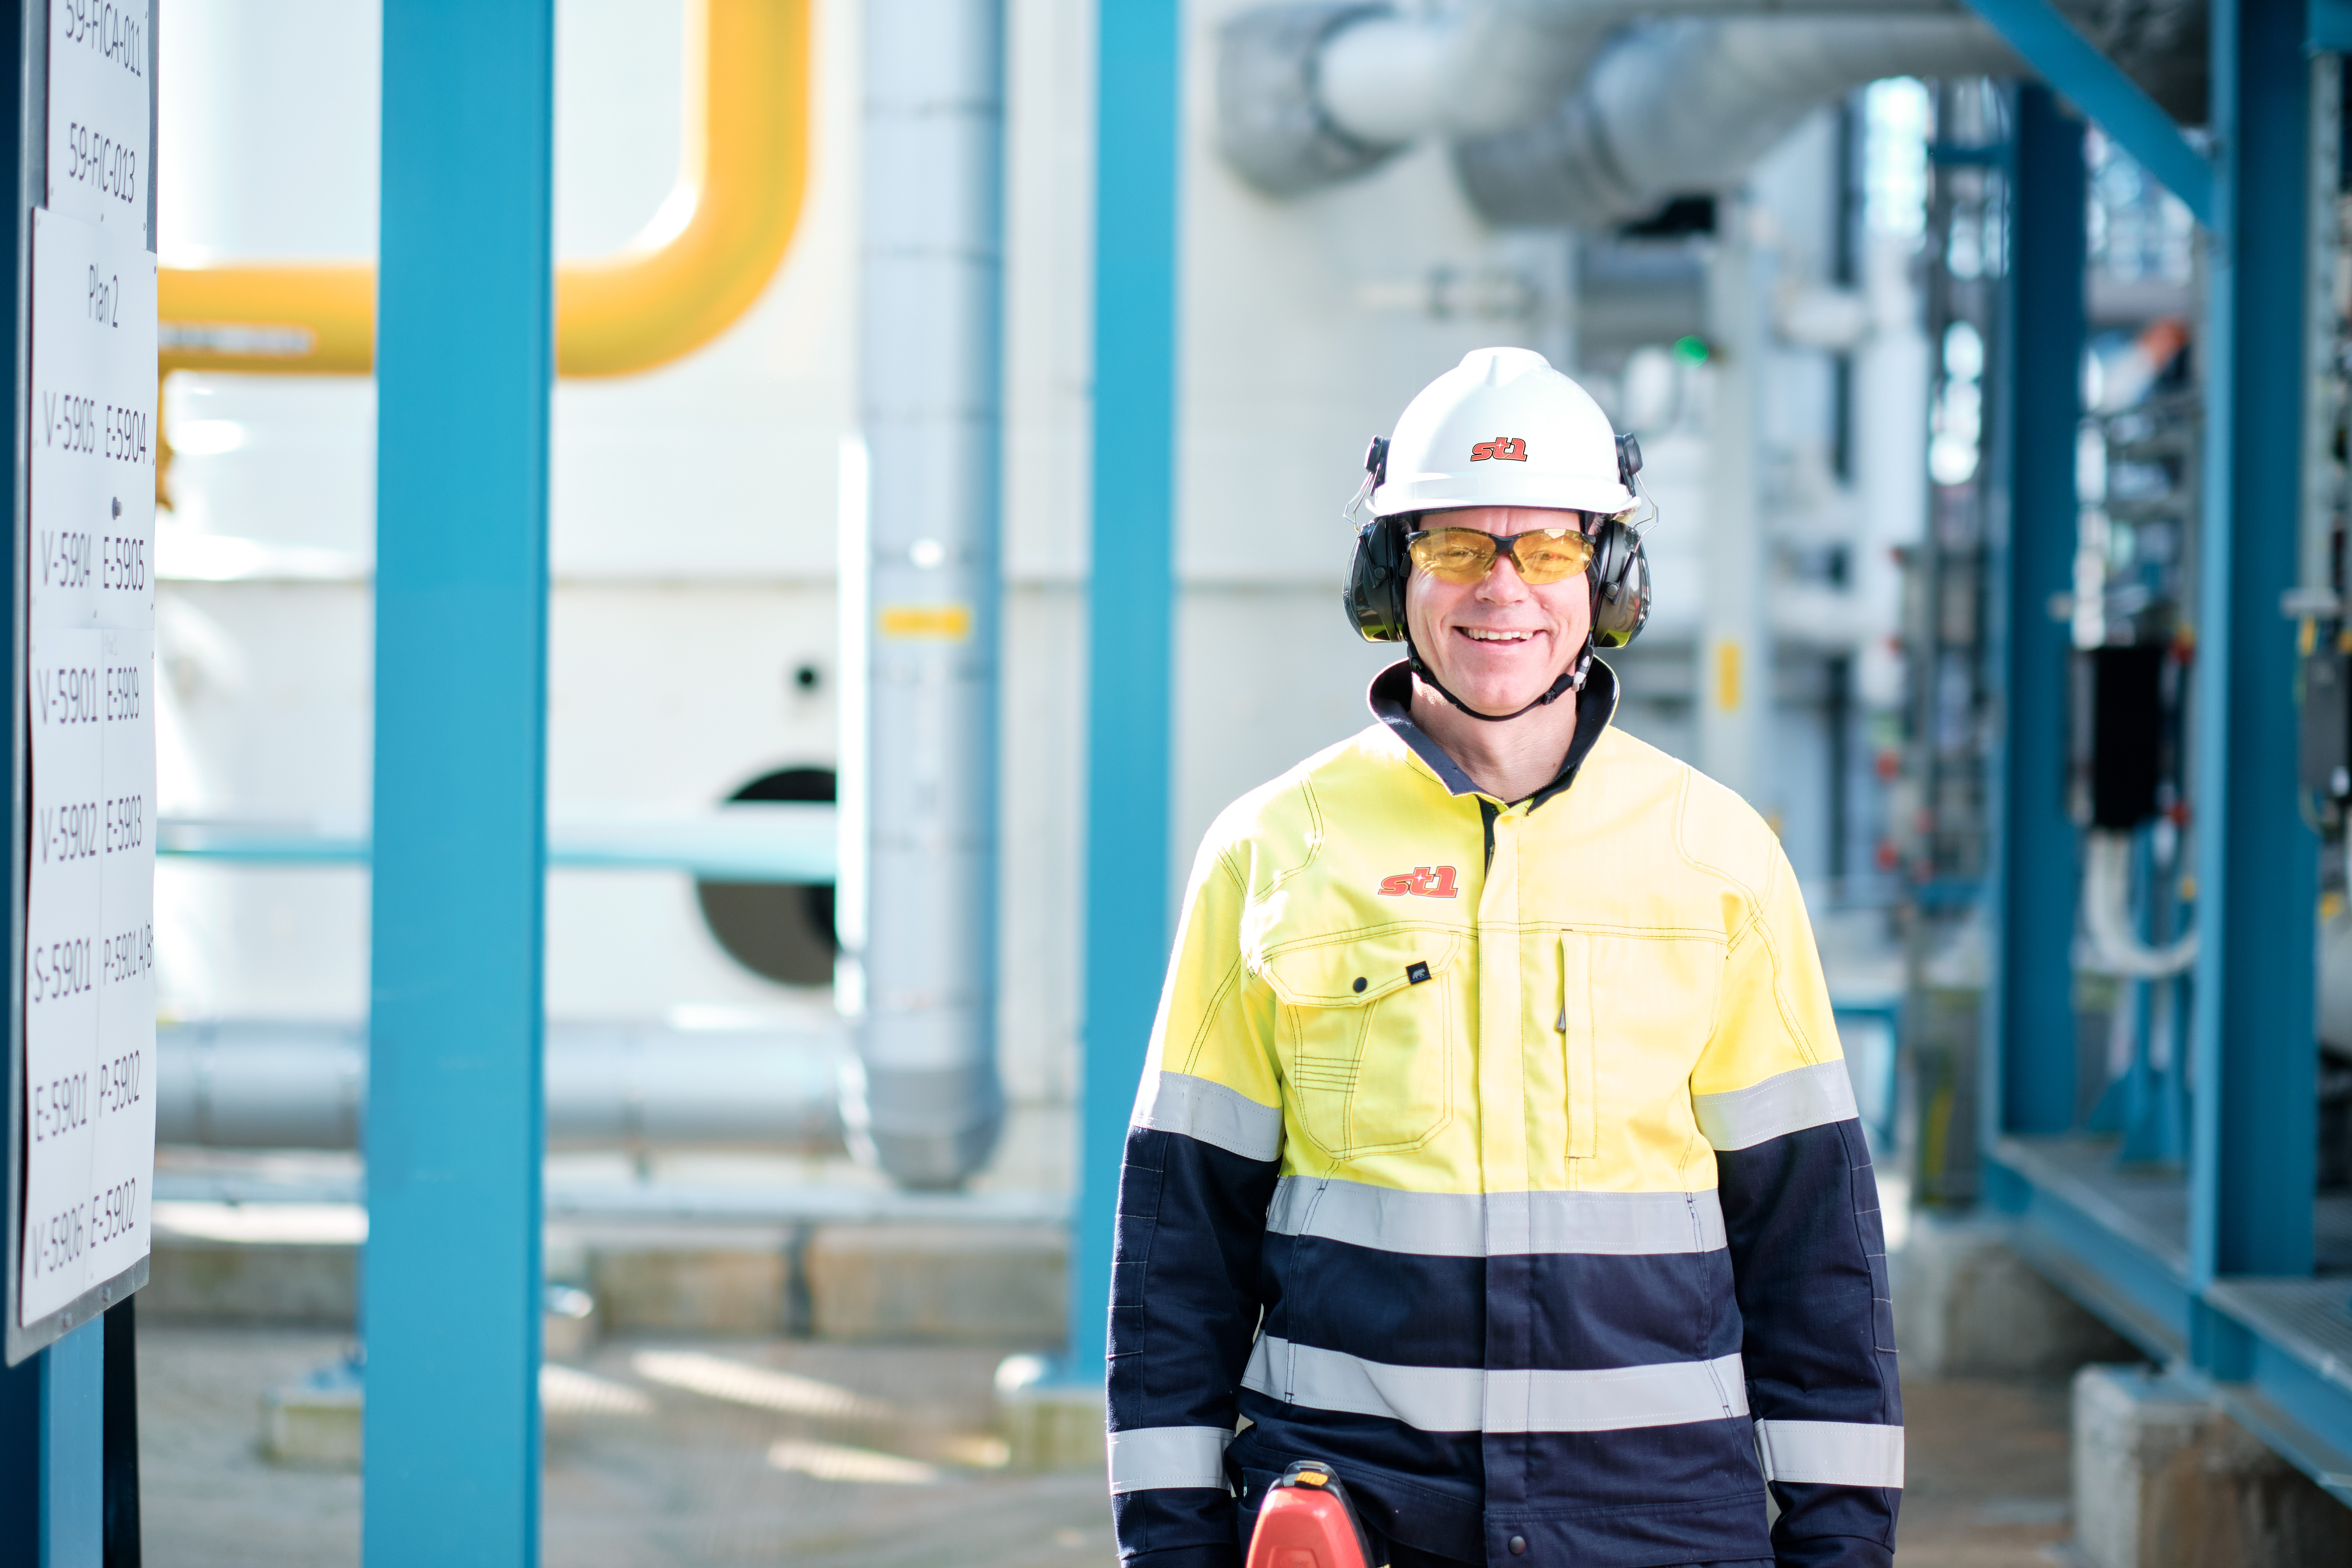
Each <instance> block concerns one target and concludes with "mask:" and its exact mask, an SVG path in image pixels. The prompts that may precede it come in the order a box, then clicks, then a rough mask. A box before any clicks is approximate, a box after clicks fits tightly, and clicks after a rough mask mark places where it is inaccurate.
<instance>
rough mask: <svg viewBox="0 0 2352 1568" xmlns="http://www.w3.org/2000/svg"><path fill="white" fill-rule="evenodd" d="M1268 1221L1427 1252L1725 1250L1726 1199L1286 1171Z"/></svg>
mask: <svg viewBox="0 0 2352 1568" xmlns="http://www.w3.org/2000/svg"><path fill="white" fill-rule="evenodd" d="M1265 1228H1266V1229H1268V1230H1270V1231H1273V1232H1274V1233H1276V1235H1278V1236H1314V1237H1324V1238H1326V1239H1328V1240H1331V1241H1344V1242H1347V1243H1348V1244H1349V1245H1350V1246H1353V1247H1372V1248H1375V1249H1377V1250H1379V1251H1381V1252H1410V1253H1417V1254H1419V1255H1421V1256H1422V1257H1424V1258H1508V1257H1514V1256H1519V1255H1523V1254H1528V1253H1568V1252H1573V1253H1610V1254H1617V1255H1642V1254H1649V1253H1661V1252H1715V1251H1717V1250H1719V1249H1720V1248H1721V1247H1723V1245H1724V1236H1723V1202H1722V1200H1721V1199H1720V1198H1719V1197H1717V1194H1716V1193H1715V1192H1714V1190H1713V1189H1712V1188H1710V1189H1708V1190H1707V1191H1706V1192H1698V1193H1487V1194H1483V1195H1482V1194H1477V1193H1405V1192H1398V1191H1396V1190H1395V1189H1393V1188H1391V1187H1372V1186H1366V1185H1365V1184H1362V1183H1360V1182H1340V1181H1333V1180H1330V1179H1328V1178H1325V1177H1317V1176H1285V1177H1283V1178H1282V1181H1281V1183H1280V1184H1279V1185H1277V1186H1276V1188H1275V1192H1274V1206H1273V1207H1272V1208H1270V1209H1269V1210H1267V1211H1266V1216H1265Z"/></svg>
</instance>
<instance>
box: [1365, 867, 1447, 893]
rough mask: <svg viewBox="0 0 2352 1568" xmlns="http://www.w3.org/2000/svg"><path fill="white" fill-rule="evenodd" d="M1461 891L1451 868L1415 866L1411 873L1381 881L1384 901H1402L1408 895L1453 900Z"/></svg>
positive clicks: (1385, 878) (1384, 878)
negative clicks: (1456, 885)
mask: <svg viewBox="0 0 2352 1568" xmlns="http://www.w3.org/2000/svg"><path fill="white" fill-rule="evenodd" d="M1459 891H1460V889H1457V888H1455V887H1454V868H1453V867H1451V866H1435V867H1432V866H1415V867H1414V868H1412V871H1411V872H1410V873H1406V874H1402V875H1399V876H1394V877H1383V878H1381V897H1382V898H1384V899H1402V898H1403V897H1404V896H1405V895H1407V894H1408V893H1410V894H1412V896H1413V897H1415V898H1422V899H1451V898H1454V897H1455V896H1456V895H1457V894H1458V893H1459Z"/></svg>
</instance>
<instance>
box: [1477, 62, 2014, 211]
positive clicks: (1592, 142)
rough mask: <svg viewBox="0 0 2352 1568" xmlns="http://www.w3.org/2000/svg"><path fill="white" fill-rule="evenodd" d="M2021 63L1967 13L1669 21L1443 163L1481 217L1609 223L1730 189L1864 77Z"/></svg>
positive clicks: (2009, 69)
mask: <svg viewBox="0 0 2352 1568" xmlns="http://www.w3.org/2000/svg"><path fill="white" fill-rule="evenodd" d="M2022 71H2023V67H2022V66H2021V63H2020V61H2019V60H2018V58H2017V56H2016V55H2015V54H2014V53H2013V52H2011V49H2010V47H2009V46H2008V45H2007V44H2004V43H2003V42H2001V41H2000V38H1999V37H1997V36H1996V35H1995V34H1994V33H1993V32H1992V30H1991V29H1990V28H1989V27H1987V26H1985V25H1984V24H1983V23H1982V22H1979V21H1978V20H1976V19H1975V18H1973V17H1964V16H1814V17H1802V18H1779V17H1776V18H1769V19H1767V18H1747V17H1742V18H1736V19H1727V20H1700V19H1695V18H1687V17H1686V18H1680V19H1676V20H1673V21H1666V22H1659V23H1655V24H1651V25H1648V26H1643V27H1640V28H1637V29H1635V30H1633V31H1632V32H1629V33H1626V34H1624V35H1623V36H1622V37H1618V38H1617V39H1616V40H1614V41H1613V42H1612V43H1611V44H1610V46H1609V47H1608V48H1607V49H1606V50H1605V51H1604V52H1603V53H1602V55H1601V58H1600V59H1599V60H1598V61H1597V62H1596V63H1595V64H1594V66H1593V68H1592V72H1591V76H1590V77H1589V78H1587V79H1586V81H1585V85H1584V87H1583V89H1581V90H1580V91H1578V92H1576V93H1573V94H1571V95H1570V96H1569V97H1568V98H1566V99H1564V100H1561V101H1560V104H1559V108H1558V109H1557V110H1555V111H1554V112H1553V113H1552V114H1551V115H1550V116H1549V118H1547V119H1545V120H1544V121H1541V122H1540V123H1538V124H1536V125H1532V126H1529V127H1528V128H1527V129H1525V130H1521V131H1513V132H1505V133H1503V134H1501V135H1496V136H1486V137H1478V138H1475V139H1471V140H1466V141H1462V142H1455V143H1454V169H1455V171H1456V173H1457V174H1459V175H1460V178H1461V181H1462V185H1463V189H1464V190H1465V192H1466V193H1467V194H1468V195H1469V197H1470V200H1471V202H1472V204H1473V205H1475V206H1476V207H1477V208H1478V210H1479V212H1480V214H1481V215H1482V216H1485V217H1486V219H1487V221H1489V222H1491V223H1496V224H1504V225H1549V224H1561V223H1566V224H1574V225H1577V226H1580V227H1588V228H1601V227H1610V226H1615V225H1617V224H1620V223H1623V222H1626V221H1628V220H1631V219H1633V218H1638V217H1642V216H1645V215H1646V214H1648V213H1650V212H1652V211H1654V210H1655V209H1656V207H1657V206H1658V205H1659V204H1660V203H1661V202H1662V201H1664V200H1665V199H1666V198H1667V197H1668V196H1671V195H1676V194H1679V193H1683V192H1690V191H1708V190H1720V189H1723V188H1725V187H1727V186H1729V185H1732V184H1737V183H1738V180H1739V178H1740V176H1741V175H1743V174H1746V173H1747V171H1748V167H1749V165H1751V164H1752V163H1755V161H1756V160H1757V158H1759V156H1761V155H1762V154H1763V153H1766V152H1768V151H1769V150H1770V148H1771V147H1772V146H1773V144H1774V143H1776V142H1779V141H1780V138H1781V137H1783V136H1785V135H1787V134H1788V133H1789V132H1790V131H1791V130H1793V129H1794V128H1795V127H1796V124H1797V122H1798V121H1801V120H1802V119H1803V118H1804V117H1805V116H1806V114H1808V113H1809V112H1811V110H1813V109H1814V108H1815V107H1817V106H1818V105H1820V104H1822V103H1823V102H1825V101H1827V100H1830V99H1832V98H1834V97H1835V96H1837V95H1838V94H1840V93H1842V92H1845V91H1848V90H1850V89H1853V88H1856V87H1860V86H1862V85H1863V84H1864V83H1866V82H1872V81H1876V80H1878V79H1881V78H1883V77H1890V76H1907V75H1938V76H2001V75H2017V74H2021V73H2022Z"/></svg>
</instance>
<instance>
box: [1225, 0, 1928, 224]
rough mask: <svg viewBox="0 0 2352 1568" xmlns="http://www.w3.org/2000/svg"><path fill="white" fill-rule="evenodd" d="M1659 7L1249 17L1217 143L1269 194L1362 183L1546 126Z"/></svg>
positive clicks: (1875, 7)
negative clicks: (1417, 152) (1410, 162)
mask: <svg viewBox="0 0 2352 1568" xmlns="http://www.w3.org/2000/svg"><path fill="white" fill-rule="evenodd" d="M1671 8H1672V9H1673V10H1674V11H1675V12H1678V13H1682V14H1685V15H1689V14H1704V15H1710V16H1713V15H1744V14H1748V13H1753V12H1759V11H1769V12H1771V13H1773V14H1774V15H1776V16H1785V15H1787V14H1789V13H1790V12H1792V11H1794V12H1801V13H1805V14H1808V15H1810V14H1816V13H1823V14H1832V15H1851V14H1854V13H1870V14H1879V13H1885V12H1902V13H1909V14H1939V15H1944V16H1960V15H1963V14H1964V12H1963V10H1962V7H1961V6H1960V5H1959V4H1958V0H1684V3H1682V4H1679V5H1673V6H1672V7H1671ZM1659 10H1660V7H1659V6H1658V5H1655V4H1654V3H1653V0H1470V3H1468V4H1466V5H1460V6H1457V7H1453V8H1449V9H1442V10H1434V11H1424V12H1419V13H1415V14H1411V15H1408V14H1403V13H1401V12H1399V11H1396V10H1392V9H1391V8H1390V7H1388V6H1387V5H1365V4H1344V3H1330V0H1318V3H1315V4H1307V5H1269V6H1265V7H1261V8H1260V9H1257V10H1254V11H1245V12H1243V13H1242V14H1241V15H1239V16H1234V17H1233V18H1232V19H1230V20H1229V21H1227V22H1225V23H1224V24H1223V26H1222V27H1221V28H1220V29H1219V32H1218V55H1217V146H1218V150H1219V151H1220V152H1221V153H1223V155H1224V159H1225V162H1226V163H1228V164H1230V165H1231V166H1232V167H1233V168H1234V171H1235V172H1236V173H1238V174H1241V176H1242V177H1243V178H1244V179H1246V180H1247V181H1249V182H1250V184H1254V185H1255V186H1257V187H1258V189H1260V190H1262V191H1265V192H1266V193H1267V194H1268V195H1298V194H1300V193H1303V192H1306V191H1311V190H1315V189H1318V188H1319V187H1321V186H1324V185H1329V184H1339V182H1341V181H1344V180H1350V179H1353V178H1355V177H1356V176H1357V175H1359V174H1363V173H1365V172H1366V171H1367V170H1370V169H1371V168H1373V167H1374V166H1376V165H1377V164H1379V163H1382V162H1384V161H1385V160H1386V159H1387V158H1389V157H1390V156H1391V154H1392V153H1396V152H1398V151H1399V150H1401V149H1402V148H1403V147H1405V146H1407V145H1409V144H1411V143H1412V142H1417V141H1419V140H1421V139H1422V138H1423V137H1425V136H1432V135H1444V136H1455V137H1459V136H1485V135H1491V134H1495V133H1497V132H1507V131H1513V130H1517V129H1519V128H1521V127H1525V126H1528V125H1533V124H1538V123H1540V122H1541V121H1543V120H1544V119H1545V118H1546V117H1547V116H1548V115H1549V114H1550V112H1551V111H1552V110H1554V109H1555V108H1556V107H1557V106H1558V105H1559V102H1560V101H1561V100H1562V98H1563V97H1564V96H1565V95H1566V94H1568V93H1569V92H1570V89H1573V88H1575V87H1576V85H1577V84H1578V82H1579V81H1580V79H1582V78H1583V77H1584V75H1585V72H1586V69H1587V68H1588V67H1589V66H1590V65H1591V62H1592V60H1593V59H1594V58H1595V57H1596V56H1597V55H1598V54H1599V53H1600V52H1601V47H1602V46H1603V44H1604V43H1605V42H1606V41H1607V39H1608V38H1609V37H1610V35H1611V34H1612V33H1614V32H1616V31H1618V30H1619V29H1620V28H1622V27H1624V26H1627V25H1628V24H1630V23H1633V22H1637V21H1640V20H1642V19H1643V18H1645V17H1650V16H1655V15H1657V14H1658V12H1659Z"/></svg>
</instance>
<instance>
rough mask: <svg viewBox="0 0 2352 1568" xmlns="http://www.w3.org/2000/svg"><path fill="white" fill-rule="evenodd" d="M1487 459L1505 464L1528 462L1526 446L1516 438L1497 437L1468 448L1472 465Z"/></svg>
mask: <svg viewBox="0 0 2352 1568" xmlns="http://www.w3.org/2000/svg"><path fill="white" fill-rule="evenodd" d="M1487 458H1502V459H1503V460H1504V461H1505V462H1507V463H1524V462H1526V461H1527V460H1528V444H1527V443H1526V442H1525V441H1522V440H1520V439H1519V438H1518V437H1517V436H1497V437H1495V438H1494V439H1493V440H1491V441H1481V442H1479V443H1478V444H1477V445H1476V446H1475V447H1471V448H1470V460H1471V461H1472V462H1474V463H1483V462H1485V461H1486V459H1487Z"/></svg>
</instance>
